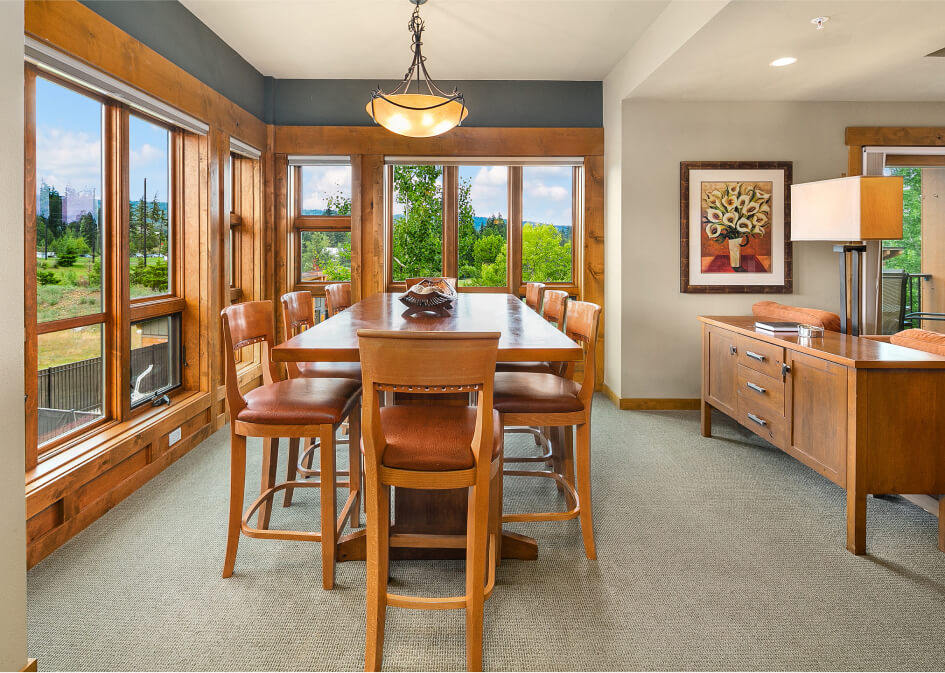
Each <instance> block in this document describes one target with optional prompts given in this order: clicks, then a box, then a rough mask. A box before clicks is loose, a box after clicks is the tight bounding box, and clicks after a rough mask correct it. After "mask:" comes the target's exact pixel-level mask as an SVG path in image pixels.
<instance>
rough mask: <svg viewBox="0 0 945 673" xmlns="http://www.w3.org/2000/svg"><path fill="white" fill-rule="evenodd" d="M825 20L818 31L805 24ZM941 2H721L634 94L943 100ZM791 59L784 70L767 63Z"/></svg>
mask: <svg viewBox="0 0 945 673" xmlns="http://www.w3.org/2000/svg"><path fill="white" fill-rule="evenodd" d="M822 15H827V16H829V17H830V20H829V21H828V22H827V23H826V25H825V26H824V29H823V30H817V29H816V28H815V27H814V26H813V25H812V24H811V22H810V21H811V19H813V18H814V17H817V16H822ZM942 47H945V2H942V1H941V0H939V1H916V0H912V1H888V0H887V1H882V2H870V1H858V2H848V1H840V2H838V1H833V2H805V1H801V0H794V1H776V2H757V1H754V2H752V1H745V0H740V1H739V0H737V1H735V2H731V3H730V4H728V5H727V6H726V7H725V8H724V9H723V10H722V11H721V12H719V13H718V14H717V15H716V16H715V17H714V18H713V19H712V20H711V21H710V22H709V23H707V24H706V25H705V26H704V27H703V28H702V30H700V31H699V32H698V33H696V35H694V36H693V37H692V39H690V40H689V41H688V42H687V43H686V44H685V45H683V46H682V48H680V49H679V50H678V51H676V53H674V54H673V55H671V56H670V57H669V58H668V59H666V61H664V62H663V64H662V65H661V66H660V67H659V68H657V69H656V70H655V71H654V72H653V73H652V74H651V76H650V77H649V78H648V79H647V80H646V81H645V82H643V83H642V84H641V85H640V86H639V87H638V88H637V89H636V90H634V92H633V94H632V97H634V98H638V97H645V98H669V99H691V100H827V101H829V100H832V101H897V100H898V101H945V58H926V56H925V55H926V54H929V53H931V52H934V51H936V50H938V49H941V48H942ZM782 56H794V57H796V58H797V59H798V60H797V63H795V64H794V65H790V66H787V67H783V68H772V67H771V66H769V65H768V64H769V63H770V62H771V61H772V60H774V59H775V58H779V57H782Z"/></svg>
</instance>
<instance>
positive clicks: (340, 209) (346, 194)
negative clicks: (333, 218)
mask: <svg viewBox="0 0 945 673" xmlns="http://www.w3.org/2000/svg"><path fill="white" fill-rule="evenodd" d="M300 214H301V215H350V214H351V166H350V165H338V166H302V203H301V210H300Z"/></svg>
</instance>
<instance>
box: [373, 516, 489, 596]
mask: <svg viewBox="0 0 945 673" xmlns="http://www.w3.org/2000/svg"><path fill="white" fill-rule="evenodd" d="M394 537H396V536H395V535H391V539H393V538H394ZM404 537H411V536H409V535H407V536H404ZM430 537H462V538H464V539H465V537H466V536H465V535H444V536H439V535H432V536H430ZM464 546H465V545H464ZM495 553H496V537H495V535H489V564H488V566H487V570H488V577H487V578H486V588H485V590H484V591H483V600H485V599H487V598H489V596H491V595H492V590H493V589H495ZM387 605H389V606H391V607H395V608H408V609H412V610H462V609H463V608H465V607H466V596H465V595H463V596H446V597H443V598H430V597H427V596H404V595H403V594H390V593H389V594H387Z"/></svg>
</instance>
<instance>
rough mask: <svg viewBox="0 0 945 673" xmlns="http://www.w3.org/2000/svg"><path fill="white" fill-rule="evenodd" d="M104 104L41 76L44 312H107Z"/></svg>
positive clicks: (39, 285)
mask: <svg viewBox="0 0 945 673" xmlns="http://www.w3.org/2000/svg"><path fill="white" fill-rule="evenodd" d="M102 120H103V105H102V104H101V103H99V102H98V101H96V100H94V99H92V98H89V97H88V96H83V95H82V94H80V93H76V92H75V91H73V90H72V89H67V88H66V87H64V86H60V85H59V84H55V83H53V82H50V81H49V80H46V79H43V78H42V77H37V78H36V281H37V282H36V312H37V318H38V320H39V322H48V321H50V320H59V319H61V318H72V317H76V316H83V315H90V314H94V313H101V312H102V226H101V222H102V193H103V188H102V174H103V169H102V166H103V158H102V136H103V133H102Z"/></svg>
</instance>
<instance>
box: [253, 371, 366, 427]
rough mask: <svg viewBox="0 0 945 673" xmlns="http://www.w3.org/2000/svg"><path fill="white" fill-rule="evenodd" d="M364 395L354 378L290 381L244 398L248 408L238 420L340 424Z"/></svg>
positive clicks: (264, 386) (265, 386)
mask: <svg viewBox="0 0 945 673" xmlns="http://www.w3.org/2000/svg"><path fill="white" fill-rule="evenodd" d="M360 394H361V382H360V381H355V380H353V379H325V378H321V379H289V380H287V381H276V382H275V383H270V384H269V385H263V386H260V387H259V388H254V389H253V390H250V391H249V392H248V393H246V394H245V395H243V399H245V400H246V408H245V409H243V410H242V411H241V412H239V413H238V414H237V415H236V420H238V421H243V422H246V423H266V424H269V425H320V424H322V423H338V422H340V421H341V419H342V418H344V416H345V414H346V413H347V412H348V410H349V409H350V408H351V406H352V405H353V404H354V403H355V402H356V401H357V398H358V396H359V395H360Z"/></svg>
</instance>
